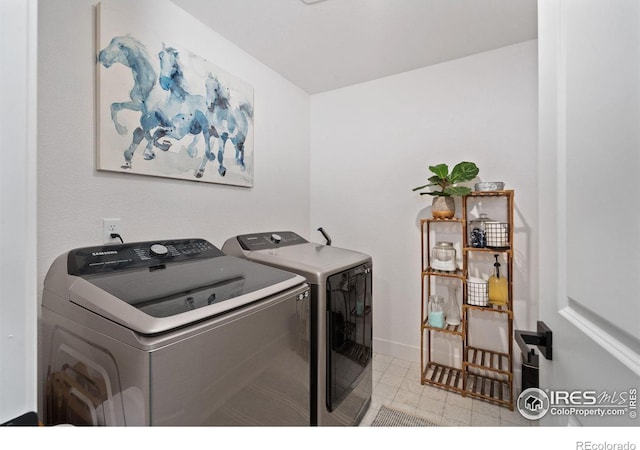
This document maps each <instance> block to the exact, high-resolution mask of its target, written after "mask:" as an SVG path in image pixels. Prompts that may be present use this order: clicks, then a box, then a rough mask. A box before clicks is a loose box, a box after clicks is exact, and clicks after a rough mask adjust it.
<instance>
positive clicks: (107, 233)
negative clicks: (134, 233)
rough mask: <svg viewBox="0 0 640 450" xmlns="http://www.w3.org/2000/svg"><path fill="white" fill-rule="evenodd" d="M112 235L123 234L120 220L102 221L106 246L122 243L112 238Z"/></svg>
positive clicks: (103, 240) (103, 238)
mask: <svg viewBox="0 0 640 450" xmlns="http://www.w3.org/2000/svg"><path fill="white" fill-rule="evenodd" d="M112 233H116V234H122V233H121V231H120V219H102V242H104V243H105V244H115V243H120V239H118V238H112V237H111V234H112Z"/></svg>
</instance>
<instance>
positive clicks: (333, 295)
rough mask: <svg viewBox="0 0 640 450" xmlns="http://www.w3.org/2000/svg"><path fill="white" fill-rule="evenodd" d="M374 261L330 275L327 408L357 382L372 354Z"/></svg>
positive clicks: (328, 293) (341, 397) (328, 284)
mask: <svg viewBox="0 0 640 450" xmlns="http://www.w3.org/2000/svg"><path fill="white" fill-rule="evenodd" d="M371 267H372V266H371V263H367V264H363V265H360V266H356V267H353V268H351V269H349V270H346V271H344V272H340V273H337V274H335V275H331V276H330V277H328V278H327V328H328V329H327V349H328V351H327V409H328V410H329V411H333V410H334V409H335V408H336V407H338V405H339V404H340V402H341V401H342V400H343V399H344V398H345V397H346V396H347V395H349V393H350V392H351V391H352V390H353V389H354V388H355V387H356V386H357V385H358V383H359V382H360V379H361V378H362V377H363V376H364V374H365V368H366V367H367V366H368V365H369V364H371V357H372V346H371V339H372V308H371V301H372V295H371V292H372V289H371V288H372V283H371V276H372V274H371Z"/></svg>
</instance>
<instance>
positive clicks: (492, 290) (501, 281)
mask: <svg viewBox="0 0 640 450" xmlns="http://www.w3.org/2000/svg"><path fill="white" fill-rule="evenodd" d="M494 257H495V258H496V262H495V263H494V264H493V267H495V268H496V269H495V274H494V275H491V276H490V277H489V303H491V304H492V305H496V306H503V305H506V304H507V302H508V297H509V294H508V286H507V279H506V278H505V277H504V276H500V263H499V262H498V255H494Z"/></svg>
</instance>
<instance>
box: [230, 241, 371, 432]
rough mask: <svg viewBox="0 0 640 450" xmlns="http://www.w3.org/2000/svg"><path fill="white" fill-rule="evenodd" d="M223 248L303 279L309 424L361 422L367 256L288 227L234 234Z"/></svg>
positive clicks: (367, 392)
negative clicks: (307, 306)
mask: <svg viewBox="0 0 640 450" xmlns="http://www.w3.org/2000/svg"><path fill="white" fill-rule="evenodd" d="M328 242H329V243H330V240H329V241H328ZM222 251H223V252H225V253H226V254H229V255H235V256H240V257H244V258H246V259H249V260H251V261H254V262H258V263H261V264H266V265H268V266H271V267H276V268H280V269H284V270H287V271H291V272H295V273H297V274H299V275H302V276H304V277H305V278H306V280H307V282H308V283H309V284H310V285H311V304H312V307H311V309H312V312H311V329H312V340H311V349H312V350H311V352H312V357H311V375H312V379H311V391H312V394H311V395H312V398H311V411H312V412H311V414H312V423H313V424H315V425H321V426H337V425H357V424H359V423H360V421H361V419H362V417H363V416H364V414H365V413H366V411H367V409H368V407H369V405H370V403H371V386H372V381H371V376H372V355H373V353H372V324H373V321H372V317H373V309H372V281H371V280H372V267H373V266H372V259H371V257H370V256H368V255H365V254H363V253H359V252H355V251H351V250H347V249H342V248H337V247H333V246H330V245H320V244H314V243H311V242H308V241H307V240H305V239H304V238H302V237H301V236H300V235H298V234H296V233H294V232H292V231H280V232H264V233H254V234H245V235H240V236H236V237H232V238H230V239H228V240H227V241H226V242H225V243H224V245H223V247H222Z"/></svg>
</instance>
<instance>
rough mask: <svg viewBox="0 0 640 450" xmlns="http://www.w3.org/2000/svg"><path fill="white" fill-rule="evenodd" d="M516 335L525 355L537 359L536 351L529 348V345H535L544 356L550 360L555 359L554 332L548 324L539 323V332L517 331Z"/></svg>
mask: <svg viewBox="0 0 640 450" xmlns="http://www.w3.org/2000/svg"><path fill="white" fill-rule="evenodd" d="M515 335H516V337H515V339H516V343H517V344H518V347H520V350H522V353H523V354H530V355H532V356H536V359H537V355H536V353H535V350H533V349H531V350H530V349H529V347H528V346H529V345H535V346H537V347H538V350H540V352H541V353H542V356H544V357H545V358H546V359H548V360H552V359H553V332H552V331H551V329H550V328H549V327H548V326H547V324H546V323H544V322H541V321H538V329H537V332H532V331H522V330H515Z"/></svg>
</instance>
